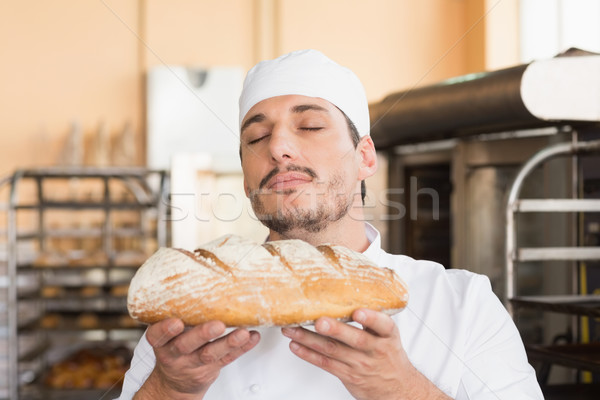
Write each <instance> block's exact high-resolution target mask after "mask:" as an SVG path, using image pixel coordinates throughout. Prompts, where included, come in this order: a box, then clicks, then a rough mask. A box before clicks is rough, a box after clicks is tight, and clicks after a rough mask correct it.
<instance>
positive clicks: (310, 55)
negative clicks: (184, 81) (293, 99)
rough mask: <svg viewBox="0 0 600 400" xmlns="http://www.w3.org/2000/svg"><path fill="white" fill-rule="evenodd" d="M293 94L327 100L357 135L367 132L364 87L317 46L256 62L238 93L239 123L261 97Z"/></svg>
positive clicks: (350, 72) (367, 109) (368, 130)
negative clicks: (345, 117) (349, 123)
mask: <svg viewBox="0 0 600 400" xmlns="http://www.w3.org/2000/svg"><path fill="white" fill-rule="evenodd" d="M289 94H296V95H302V96H309V97H320V98H322V99H324V100H327V101H329V102H330V103H332V104H333V105H335V106H336V107H338V108H339V109H340V110H342V111H343V112H344V114H346V116H348V118H350V120H351V121H352V122H353V123H354V125H355V126H356V129H357V130H358V133H359V135H360V136H361V137H362V136H365V135H368V134H369V132H370V121H369V105H368V103H367V96H366V94H365V89H364V87H363V85H362V83H361V82H360V80H359V79H358V77H357V76H356V75H355V74H354V73H353V72H352V71H350V70H349V69H348V68H345V67H342V66H341V65H339V64H336V63H335V62H333V61H332V60H330V59H329V58H327V57H326V56H325V55H324V54H323V53H321V52H319V51H317V50H298V51H294V52H291V53H288V54H285V55H283V56H281V57H279V58H276V59H274V60H266V61H261V62H260V63H258V64H256V65H255V66H254V67H253V68H252V69H251V70H250V71H248V74H247V75H246V79H245V80H244V87H243V89H242V94H241V95H240V127H241V125H242V120H243V119H244V117H245V116H246V113H248V111H249V110H250V109H251V108H252V107H253V106H254V105H255V104H257V103H259V102H260V101H262V100H265V99H268V98H271V97H276V96H283V95H289Z"/></svg>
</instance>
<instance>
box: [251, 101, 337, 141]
mask: <svg viewBox="0 0 600 400" xmlns="http://www.w3.org/2000/svg"><path fill="white" fill-rule="evenodd" d="M290 111H291V112H293V113H295V114H299V113H303V112H305V111H320V112H325V113H328V114H329V110H328V109H326V108H325V107H321V106H320V105H318V104H299V105H297V106H294V107H292V108H291V109H290ZM266 118H267V117H266V116H265V114H263V113H259V114H256V115H253V116H252V117H250V118H248V119H247V120H246V122H244V123H243V124H242V127H241V128H240V135H241V134H242V133H243V132H244V130H245V129H246V128H248V127H249V126H250V125H252V124H254V123H257V122H262V121H264V120H265V119H266Z"/></svg>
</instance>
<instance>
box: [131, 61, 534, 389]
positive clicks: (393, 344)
mask: <svg viewBox="0 0 600 400" xmlns="http://www.w3.org/2000/svg"><path fill="white" fill-rule="evenodd" d="M240 158H241V163H242V170H243V173H244V188H245V192H246V194H247V196H248V197H249V198H250V200H251V203H252V207H253V209H254V211H255V213H256V215H257V216H258V218H259V219H260V221H261V222H262V223H263V224H264V225H266V226H267V227H268V228H269V240H279V239H291V238H295V239H302V240H305V241H307V242H309V243H311V244H314V245H318V244H321V243H335V244H340V245H344V246H346V247H348V248H351V249H353V250H355V251H360V252H363V254H365V255H366V256H367V257H368V258H370V259H371V260H373V261H374V262H375V263H376V264H377V265H380V266H385V267H388V268H391V269H393V270H395V271H396V273H397V274H398V275H399V276H400V277H401V278H402V279H403V280H404V281H405V282H406V283H407V285H408V288H409V292H410V300H409V304H408V306H407V307H406V309H405V310H404V311H402V312H401V313H399V314H396V315H394V316H391V317H390V316H388V315H386V314H383V313H380V312H376V311H373V310H369V309H358V310H356V311H355V312H354V313H353V314H352V318H353V320H354V321H353V322H351V323H343V322H339V321H337V320H334V319H331V318H327V317H322V318H320V319H318V320H317V321H316V322H315V324H314V327H310V328H304V327H296V328H283V329H279V328H263V329H244V328H238V329H232V330H226V328H225V325H224V324H223V323H222V322H220V321H211V322H208V323H205V324H202V325H198V326H195V327H193V328H190V329H184V325H183V323H182V322H181V321H180V320H178V319H168V320H164V321H161V322H158V323H156V324H154V325H151V326H150V327H149V328H148V329H147V331H146V333H145V334H144V336H143V337H142V339H141V340H140V342H139V344H138V346H137V347H136V349H135V352H134V357H133V359H132V362H131V368H130V370H129V371H128V372H127V374H126V375H125V380H124V383H123V389H122V393H121V397H120V399H131V398H135V399H219V400H223V399H245V398H248V399H253V398H257V399H269V400H270V399H273V400H275V399H276V400H281V399H286V400H292V399H327V400H336V399H376V400H387V399H448V398H454V399H513V398H519V399H542V398H543V396H542V393H541V390H540V388H539V385H538V383H537V381H536V376H535V372H534V370H533V368H532V367H531V366H530V365H529V364H528V362H527V357H526V354H525V351H524V348H523V344H522V341H521V339H520V336H519V333H518V331H517V329H516V327H515V325H514V324H513V322H512V320H511V319H510V317H509V315H508V313H507V312H506V310H505V309H504V308H503V306H502V304H501V303H500V301H499V300H498V298H497V297H496V296H495V295H494V293H493V292H492V290H491V286H490V283H489V280H488V279H487V278H486V277H485V276H482V275H477V274H473V273H471V272H468V271H464V270H457V269H449V270H446V269H444V267H443V266H441V265H439V264H437V263H434V262H429V261H417V260H414V259H412V258H410V257H407V256H403V255H392V254H388V253H386V252H385V251H383V250H382V249H381V239H380V236H379V232H377V230H376V229H375V228H374V227H373V226H371V225H369V224H368V223H366V222H365V218H364V215H363V210H362V201H363V200H362V197H363V196H364V183H363V182H364V180H365V179H366V178H368V177H370V176H372V175H373V174H374V173H375V171H376V169H377V158H376V153H375V147H374V145H373V141H372V139H371V137H370V136H369V112H368V104H367V100H366V96H365V92H364V89H363V86H362V84H361V83H360V81H359V79H358V78H357V77H356V75H355V74H354V73H352V72H351V71H350V70H348V69H346V68H344V67H342V66H340V65H338V64H336V63H335V62H333V61H331V60H330V59H328V58H327V57H326V56H324V55H323V54H322V53H320V52H318V51H315V50H302V51H296V52H292V53H289V54H287V55H284V56H281V57H279V58H277V59H274V60H268V61H263V62H261V63H259V64H257V65H256V66H255V67H254V68H252V69H251V70H250V71H249V72H248V74H247V76H246V79H245V81H244V86H243V90H242V94H241V96H240Z"/></svg>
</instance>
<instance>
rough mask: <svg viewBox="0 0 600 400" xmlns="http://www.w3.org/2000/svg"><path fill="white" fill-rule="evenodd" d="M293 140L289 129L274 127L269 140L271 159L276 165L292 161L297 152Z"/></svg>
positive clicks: (279, 126)
mask: <svg viewBox="0 0 600 400" xmlns="http://www.w3.org/2000/svg"><path fill="white" fill-rule="evenodd" d="M295 139H296V138H295V135H294V133H293V131H292V130H291V129H290V128H288V127H286V126H281V125H277V126H274V127H273V130H272V131H271V137H270V140H269V151H270V153H271V158H272V159H273V160H274V161H276V162H277V163H282V162H289V161H292V160H294V159H295V158H296V156H297V151H298V149H297V143H296V140H295Z"/></svg>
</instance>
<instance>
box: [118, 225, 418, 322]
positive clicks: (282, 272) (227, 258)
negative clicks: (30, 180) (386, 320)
mask: <svg viewBox="0 0 600 400" xmlns="http://www.w3.org/2000/svg"><path fill="white" fill-rule="evenodd" d="M407 301H408V289H407V287H406V285H405V284H404V282H403V281H402V280H401V279H400V278H399V277H398V276H397V275H396V274H395V273H394V272H393V271H392V270H390V269H387V268H380V267H378V266H376V265H375V264H373V263H372V262H371V261H370V260H369V259H368V258H366V257H365V256H364V255H362V254H361V253H357V252H354V251H352V250H349V249H347V248H345V247H342V246H328V245H323V246H318V247H314V246H311V245H310V244H308V243H306V242H303V241H301V240H281V241H273V242H267V243H264V244H263V245H259V244H256V243H254V242H252V241H249V240H246V239H243V238H241V237H239V236H235V235H227V236H223V237H221V238H219V239H217V240H215V241H212V242H210V243H207V244H206V245H204V246H203V247H202V248H200V249H198V250H196V251H194V253H191V252H188V251H185V250H180V249H173V248H161V249H159V250H158V251H157V252H156V253H155V254H154V255H152V256H151V257H150V258H149V259H148V260H146V262H145V263H144V264H143V265H142V266H141V267H140V268H139V269H138V271H137V272H136V274H135V276H134V277H133V279H132V281H131V284H130V287H129V293H128V297H127V307H128V310H129V313H130V315H131V316H132V317H133V318H135V319H137V320H139V321H141V322H145V323H155V322H158V321H160V320H163V319H166V318H169V317H176V318H180V319H182V320H183V322H184V323H185V324H186V325H197V324H201V323H204V322H207V321H210V320H220V321H223V322H224V323H225V324H226V325H227V326H273V325H276V326H288V325H303V324H309V323H312V322H314V321H315V320H316V319H317V318H319V317H321V316H329V317H333V318H338V319H340V320H348V319H349V318H350V316H351V314H352V312H353V311H354V310H356V309H357V308H360V307H367V308H371V309H375V310H381V311H384V312H386V313H388V314H393V313H396V312H398V311H400V310H402V309H403V308H404V307H405V306H406V303H407Z"/></svg>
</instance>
